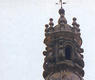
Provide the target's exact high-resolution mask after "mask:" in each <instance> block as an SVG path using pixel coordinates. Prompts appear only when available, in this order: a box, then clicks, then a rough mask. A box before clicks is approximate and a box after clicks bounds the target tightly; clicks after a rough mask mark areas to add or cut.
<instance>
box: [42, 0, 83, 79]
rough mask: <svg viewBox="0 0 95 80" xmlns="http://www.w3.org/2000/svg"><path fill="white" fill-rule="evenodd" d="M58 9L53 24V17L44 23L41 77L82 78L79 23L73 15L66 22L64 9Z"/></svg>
mask: <svg viewBox="0 0 95 80" xmlns="http://www.w3.org/2000/svg"><path fill="white" fill-rule="evenodd" d="M60 2H61V8H60V9H59V15H60V18H59V20H58V24H57V25H55V26H54V23H53V19H52V18H50V22H49V24H46V25H45V39H44V43H45V45H46V49H45V51H43V55H44V56H45V58H44V64H43V68H44V71H43V77H44V79H45V80H83V76H84V70H83V68H84V61H83V55H82V53H83V49H82V48H81V45H82V39H81V33H80V28H79V27H80V25H79V24H78V23H77V19H76V18H75V17H74V18H73V19H72V20H73V22H72V25H69V24H68V23H67V20H66V18H65V10H64V9H63V7H62V3H63V2H62V0H60Z"/></svg>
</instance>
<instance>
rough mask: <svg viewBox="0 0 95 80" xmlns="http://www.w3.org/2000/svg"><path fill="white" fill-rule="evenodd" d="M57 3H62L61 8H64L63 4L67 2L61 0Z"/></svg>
mask: <svg viewBox="0 0 95 80" xmlns="http://www.w3.org/2000/svg"><path fill="white" fill-rule="evenodd" d="M56 4H60V5H61V8H63V4H66V2H63V1H62V0H59V3H56Z"/></svg>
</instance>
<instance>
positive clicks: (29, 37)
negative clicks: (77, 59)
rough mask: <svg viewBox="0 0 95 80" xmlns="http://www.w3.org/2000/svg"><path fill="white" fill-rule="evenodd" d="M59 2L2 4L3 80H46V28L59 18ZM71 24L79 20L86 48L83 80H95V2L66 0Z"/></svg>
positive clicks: (0, 50)
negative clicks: (44, 68) (44, 42)
mask: <svg viewBox="0 0 95 80" xmlns="http://www.w3.org/2000/svg"><path fill="white" fill-rule="evenodd" d="M58 1H59V0H0V80H33V79H34V80H44V79H43V76H42V72H43V62H44V56H43V54H42V52H43V51H44V50H45V45H44V44H43V40H44V37H45V36H44V29H45V27H44V25H45V24H48V23H49V18H51V17H52V18H53V19H54V23H55V25H57V21H58V18H59V14H58V10H59V8H60V6H59V5H56V2H58ZM64 1H65V2H67V4H66V5H64V6H63V7H64V9H65V12H66V13H65V14H66V15H65V17H66V19H67V21H68V24H72V18H73V17H76V18H77V22H78V23H79V24H80V29H81V37H82V40H83V45H82V48H84V53H83V55H84V61H85V68H84V70H85V76H84V80H94V79H95V69H94V68H95V53H94V52H95V22H94V21H95V0H64Z"/></svg>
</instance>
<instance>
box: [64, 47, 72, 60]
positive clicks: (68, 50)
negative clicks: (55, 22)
mask: <svg viewBox="0 0 95 80" xmlns="http://www.w3.org/2000/svg"><path fill="white" fill-rule="evenodd" d="M71 53H72V47H71V46H69V45H68V46H66V47H65V58H66V59H67V60H70V59H71Z"/></svg>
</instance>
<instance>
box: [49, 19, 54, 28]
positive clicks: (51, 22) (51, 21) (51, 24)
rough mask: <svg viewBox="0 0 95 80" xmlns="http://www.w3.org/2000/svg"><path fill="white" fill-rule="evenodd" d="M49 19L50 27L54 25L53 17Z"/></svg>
mask: <svg viewBox="0 0 95 80" xmlns="http://www.w3.org/2000/svg"><path fill="white" fill-rule="evenodd" d="M49 20H50V22H49V25H50V27H53V26H54V23H53V18H50V19H49Z"/></svg>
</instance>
